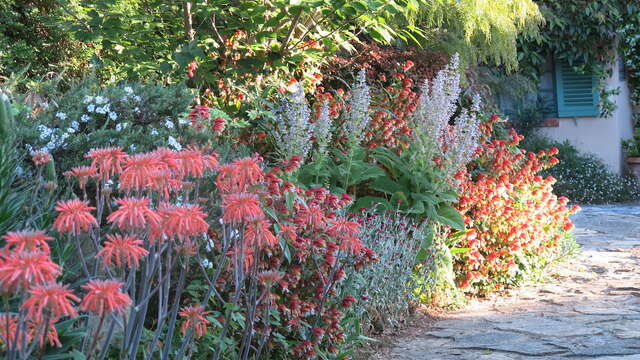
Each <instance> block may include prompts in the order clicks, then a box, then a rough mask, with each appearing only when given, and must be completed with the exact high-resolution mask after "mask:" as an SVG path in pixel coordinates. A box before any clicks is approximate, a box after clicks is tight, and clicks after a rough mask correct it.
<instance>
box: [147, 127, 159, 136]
mask: <svg viewBox="0 0 640 360" xmlns="http://www.w3.org/2000/svg"><path fill="white" fill-rule="evenodd" d="M149 133H150V134H151V136H156V135H158V130H156V129H155V128H151V131H150V132H149Z"/></svg>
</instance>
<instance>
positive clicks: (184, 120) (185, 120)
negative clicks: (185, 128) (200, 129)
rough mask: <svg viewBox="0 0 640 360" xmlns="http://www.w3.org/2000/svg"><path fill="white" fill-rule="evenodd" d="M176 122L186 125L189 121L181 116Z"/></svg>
mask: <svg viewBox="0 0 640 360" xmlns="http://www.w3.org/2000/svg"><path fill="white" fill-rule="evenodd" d="M178 123H179V124H180V125H187V124H188V123H189V120H187V119H184V118H182V119H180V120H178Z"/></svg>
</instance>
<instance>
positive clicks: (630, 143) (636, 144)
mask: <svg viewBox="0 0 640 360" xmlns="http://www.w3.org/2000/svg"><path fill="white" fill-rule="evenodd" d="M622 148H623V150H624V152H625V153H626V155H627V156H628V157H640V128H635V129H634V134H633V137H632V138H631V139H628V140H624V141H623V142H622Z"/></svg>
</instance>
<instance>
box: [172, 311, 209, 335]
mask: <svg viewBox="0 0 640 360" xmlns="http://www.w3.org/2000/svg"><path fill="white" fill-rule="evenodd" d="M210 313H211V311H204V306H202V305H191V306H188V307H186V306H185V307H183V308H182V309H180V312H179V313H178V314H179V315H180V316H182V317H183V318H184V321H183V322H182V326H180V331H182V336H185V334H186V333H187V330H189V329H190V328H193V329H194V332H195V337H196V338H199V337H202V336H204V334H205V333H206V332H207V326H208V325H209V320H207V318H205V317H204V316H205V315H207V314H210Z"/></svg>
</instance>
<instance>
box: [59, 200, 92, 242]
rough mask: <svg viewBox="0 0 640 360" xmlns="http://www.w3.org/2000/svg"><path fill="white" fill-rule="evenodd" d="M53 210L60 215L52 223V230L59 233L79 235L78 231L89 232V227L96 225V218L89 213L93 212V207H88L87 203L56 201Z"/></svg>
mask: <svg viewBox="0 0 640 360" xmlns="http://www.w3.org/2000/svg"><path fill="white" fill-rule="evenodd" d="M55 210H56V211H57V212H59V213H60V214H59V215H58V217H57V218H56V220H55V221H54V222H53V228H54V229H56V230H58V231H59V232H61V233H64V232H70V233H73V234H79V233H80V231H89V230H90V229H91V226H93V225H96V226H97V225H98V222H97V221H96V218H95V217H93V215H91V213H90V212H89V211H90V210H95V207H92V206H89V202H88V201H81V200H79V199H73V200H67V201H58V204H56V207H55Z"/></svg>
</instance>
